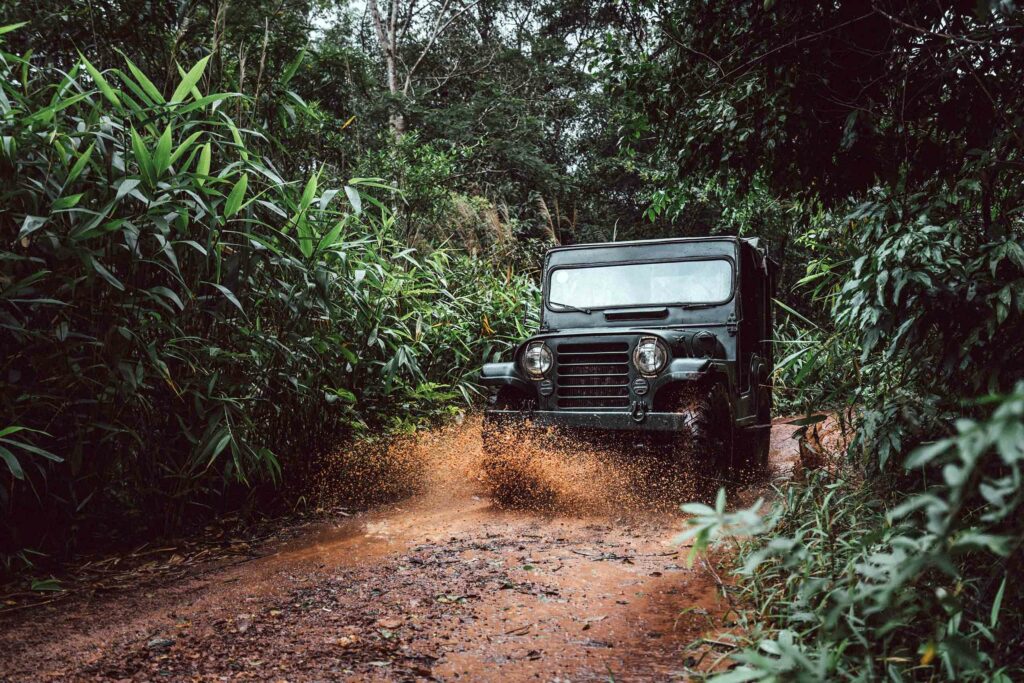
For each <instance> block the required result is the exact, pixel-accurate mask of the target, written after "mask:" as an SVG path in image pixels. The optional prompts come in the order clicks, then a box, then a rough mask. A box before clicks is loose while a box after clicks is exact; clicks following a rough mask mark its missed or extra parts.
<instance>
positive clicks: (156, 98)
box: [118, 50, 166, 104]
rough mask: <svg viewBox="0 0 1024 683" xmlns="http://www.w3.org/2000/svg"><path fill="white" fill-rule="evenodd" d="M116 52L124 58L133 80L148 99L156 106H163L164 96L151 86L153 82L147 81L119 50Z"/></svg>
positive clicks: (140, 71) (144, 75)
mask: <svg viewBox="0 0 1024 683" xmlns="http://www.w3.org/2000/svg"><path fill="white" fill-rule="evenodd" d="M118 52H120V54H121V56H122V57H124V61H125V63H126V64H127V65H128V70H129V71H131V72H132V76H134V77H135V80H136V81H138V83H139V85H140V86H141V87H142V90H143V91H144V92H145V93H146V94H147V95H149V98H150V99H151V100H153V102H155V103H156V104H163V103H164V102H165V101H166V100H164V96H163V95H162V94H160V90H158V89H157V87H156V86H155V85H153V81H151V80H149V78H148V77H147V76H146V74H144V73H143V72H142V70H141V69H140V68H139V67H137V66H135V63H134V62H132V60H130V59H128V57H127V55H125V54H124V53H123V52H121V51H120V50H118Z"/></svg>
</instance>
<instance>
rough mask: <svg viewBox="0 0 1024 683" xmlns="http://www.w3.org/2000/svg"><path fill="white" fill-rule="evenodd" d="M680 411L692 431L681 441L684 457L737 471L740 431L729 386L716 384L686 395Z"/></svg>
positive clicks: (718, 467) (721, 468) (719, 468)
mask: <svg viewBox="0 0 1024 683" xmlns="http://www.w3.org/2000/svg"><path fill="white" fill-rule="evenodd" d="M678 410H679V412H681V413H683V415H685V416H686V422H687V426H688V427H689V429H688V430H687V432H688V433H684V434H683V435H681V437H680V438H681V440H682V443H681V444H680V449H681V450H682V451H683V453H684V454H687V455H690V456H692V457H693V458H694V460H696V461H697V462H700V463H704V464H706V465H708V466H710V467H712V468H714V469H716V470H720V471H721V470H728V469H731V468H734V467H735V465H736V463H735V457H736V427H735V425H734V423H733V410H732V402H731V401H730V400H729V390H728V389H727V388H726V387H725V385H724V384H721V383H718V382H716V383H715V384H712V385H711V386H710V387H707V388H699V389H697V390H695V391H694V392H691V393H689V394H684V395H683V399H682V401H681V404H680V406H679V408H678Z"/></svg>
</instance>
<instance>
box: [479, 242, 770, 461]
mask: <svg viewBox="0 0 1024 683" xmlns="http://www.w3.org/2000/svg"><path fill="white" fill-rule="evenodd" d="M774 275H775V266H774V263H773V262H772V261H771V260H770V259H769V258H768V257H767V255H766V253H765V251H764V250H763V249H761V248H760V247H759V246H758V241H757V240H756V239H745V238H737V237H701V238H681V239H666V240H649V241H637V242H618V243H606V244H584V245H579V246H569V247H559V248H556V249H552V250H550V251H549V252H548V253H547V255H546V257H545V260H544V270H543V288H542V292H543V295H542V306H541V317H540V329H539V330H538V332H537V334H535V335H534V336H532V337H530V338H529V339H527V340H526V341H524V342H523V343H522V344H520V345H519V346H518V347H517V348H516V350H515V356H514V358H513V359H512V360H511V361H510V362H504V363H488V364H486V365H484V366H483V370H482V373H481V374H482V382H483V384H484V385H486V386H488V387H490V389H491V396H490V405H489V406H488V408H487V410H486V411H485V414H484V447H485V450H493V446H494V443H493V441H494V440H495V439H496V438H497V435H498V434H499V433H500V430H502V429H507V428H509V427H510V426H514V427H515V428H517V429H518V428H520V427H521V426H539V427H545V426H555V427H564V428H571V429H587V430H593V429H597V430H608V431H616V432H627V431H629V432H634V433H635V432H637V431H641V432H647V433H650V434H657V435H661V436H663V437H665V438H666V440H668V441H670V442H674V444H675V445H676V446H678V447H679V448H685V449H686V450H687V451H688V452H689V453H691V454H693V455H694V456H695V457H697V458H699V459H700V460H701V461H703V462H708V463H713V464H716V465H719V466H722V467H727V468H745V467H761V466H763V465H765V463H766V461H767V457H768V439H769V430H770V423H771V406H772V386H771V377H772V368H773V357H772V344H771V329H772V324H771V321H772V295H773V282H774Z"/></svg>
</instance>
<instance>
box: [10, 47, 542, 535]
mask: <svg viewBox="0 0 1024 683" xmlns="http://www.w3.org/2000/svg"><path fill="white" fill-rule="evenodd" d="M10 30H16V27H6V28H3V29H0V35H2V33H6V32H8V31H10ZM0 40H2V38H0ZM205 66H206V60H205V59H204V60H201V61H199V62H198V63H197V64H195V65H191V66H188V67H187V68H184V69H182V70H181V74H182V77H181V79H180V81H179V82H178V83H175V84H171V86H169V87H168V88H167V89H166V90H161V89H160V88H158V87H156V86H155V85H154V84H153V83H152V82H151V81H150V80H149V79H148V78H147V77H146V75H145V74H143V73H142V72H141V71H140V70H139V69H138V68H137V67H136V66H135V65H134V64H132V62H131V61H129V60H127V59H126V60H125V62H124V64H123V65H122V66H121V67H120V68H116V69H111V70H107V71H101V70H100V69H99V68H98V67H96V66H94V65H92V64H91V63H90V62H89V61H87V60H86V59H85V58H84V57H83V58H82V59H81V60H80V61H79V62H78V63H77V64H76V65H75V66H74V67H73V68H72V69H71V70H70V71H68V72H66V73H65V72H58V71H54V70H50V69H42V68H37V67H36V66H34V65H33V63H32V60H31V59H30V58H29V57H26V56H21V55H14V54H10V53H7V52H3V51H0V124H2V136H0V141H2V149H0V235H2V236H3V240H2V243H0V249H2V251H0V348H2V349H3V353H2V354H0V435H2V436H0V509H2V510H3V514H2V521H0V534H2V536H0V543H2V546H0V552H2V551H7V552H10V551H12V550H14V549H17V548H20V547H23V546H25V545H34V546H39V545H45V544H47V543H48V542H49V541H51V540H55V539H59V538H65V537H66V536H67V532H68V529H69V526H68V525H69V524H71V523H72V522H73V521H74V520H75V519H76V518H78V517H80V516H81V515H83V514H87V513H91V517H92V518H98V517H103V516H106V517H107V518H108V519H112V520H117V522H118V523H124V522H125V521H134V520H138V521H140V522H142V523H144V524H146V525H152V526H156V527H160V528H170V527H175V526H177V525H180V524H182V523H183V522H186V521H187V520H188V519H189V518H190V517H192V516H194V515H195V514H202V512H203V510H205V509H207V508H209V507H210V506H217V505H222V504H224V502H225V500H226V499H232V500H235V499H237V497H238V496H239V495H242V494H244V491H246V490H248V489H250V488H251V487H253V486H255V485H257V484H260V483H265V482H279V481H280V480H281V478H282V477H283V476H303V475H304V474H307V473H308V471H309V469H310V468H311V467H312V464H313V463H314V461H315V459H316V457H317V456H318V454H320V453H322V452H323V451H324V450H325V449H327V448H330V447H331V446H332V445H334V444H335V443H336V441H337V439H338V438H340V437H344V436H345V435H347V434H351V433H353V432H358V431H366V430H373V429H380V428H382V427H385V426H387V424H388V423H389V422H390V421H392V417H391V416H396V415H397V416H400V418H401V419H402V420H406V421H408V420H413V421H414V420H416V419H419V418H422V417H424V416H426V415H427V414H429V413H431V412H434V411H436V410H437V409H438V408H439V407H442V408H443V407H444V406H446V405H450V404H452V403H453V402H468V401H470V400H472V399H473V397H474V395H475V393H476V391H477V390H476V387H475V384H474V382H473V376H474V373H475V370H476V368H477V367H478V366H479V365H480V364H481V363H482V362H483V361H484V360H485V359H487V358H488V357H489V356H491V355H492V354H495V353H500V352H502V351H504V350H507V348H508V347H509V346H510V344H511V343H512V341H513V340H514V339H515V338H516V337H518V336H519V335H521V334H522V333H523V330H522V329H521V322H520V321H521V320H522V319H523V310H522V302H523V301H524V300H526V301H529V300H532V296H533V285H532V284H531V283H530V282H529V280H528V279H526V278H523V277H520V276H517V275H516V274H514V273H511V272H497V271H495V270H494V269H493V268H492V267H490V266H488V265H487V264H486V263H482V262H479V261H476V260H473V259H470V258H468V257H467V256H465V255H461V254H459V253H455V252H450V251H443V250H438V251H433V252H431V253H429V254H418V253H416V252H415V251H413V250H411V249H408V248H406V247H405V246H404V245H402V244H401V243H400V242H398V241H397V240H396V239H395V238H394V237H393V236H392V231H391V225H392V222H393V217H392V215H391V214H390V212H389V211H388V210H387V208H386V201H381V200H380V199H378V197H377V196H374V195H375V194H377V195H379V196H381V197H383V193H385V192H388V191H390V190H388V189H387V188H385V187H384V186H383V185H382V184H380V183H378V182H377V181H374V180H373V179H353V180H351V181H349V182H348V183H347V184H342V183H337V182H336V181H335V180H334V179H332V177H331V174H330V170H329V169H326V168H323V167H320V166H318V165H317V164H316V163H314V162H312V161H311V162H310V163H309V164H308V169H307V171H308V172H307V175H306V177H304V178H301V179H298V180H291V179H286V178H283V177H281V175H280V174H279V172H278V170H277V169H276V168H275V166H274V164H273V163H272V162H271V161H270V160H269V159H267V158H265V157H263V156H262V155H261V154H260V153H259V149H261V148H262V147H264V146H265V137H264V135H263V134H262V133H261V132H260V131H257V130H247V129H240V128H239V127H238V125H237V124H236V122H235V121H234V120H233V119H232V116H231V113H232V112H233V111H235V110H237V108H236V107H231V106H229V104H230V102H231V101H232V100H234V99H238V98H244V97H245V95H244V94H241V93H211V94H206V93H203V92H201V91H200V90H199V89H198V85H199V83H200V82H201V78H202V75H203V72H204V69H205ZM48 536H49V537H51V538H48Z"/></svg>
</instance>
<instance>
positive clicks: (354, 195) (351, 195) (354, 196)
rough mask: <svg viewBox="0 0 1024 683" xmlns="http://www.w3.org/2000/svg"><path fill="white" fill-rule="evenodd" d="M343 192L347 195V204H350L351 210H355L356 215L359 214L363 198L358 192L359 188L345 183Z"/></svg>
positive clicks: (361, 210) (361, 209)
mask: <svg viewBox="0 0 1024 683" xmlns="http://www.w3.org/2000/svg"><path fill="white" fill-rule="evenodd" d="M345 194H346V195H347V196H348V202H349V204H351V205H352V210H353V211H355V212H356V215H357V216H358V215H360V214H361V213H362V212H363V198H362V196H361V195H360V194H359V190H357V189H356V188H354V187H352V186H351V185H346V186H345Z"/></svg>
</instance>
